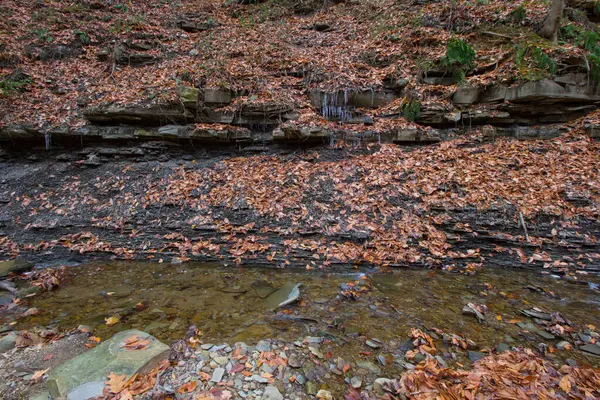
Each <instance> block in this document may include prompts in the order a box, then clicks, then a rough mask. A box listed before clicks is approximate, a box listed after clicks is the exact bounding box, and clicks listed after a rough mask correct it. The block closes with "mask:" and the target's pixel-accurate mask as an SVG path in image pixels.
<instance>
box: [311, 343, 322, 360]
mask: <svg viewBox="0 0 600 400" xmlns="http://www.w3.org/2000/svg"><path fill="white" fill-rule="evenodd" d="M308 350H310V352H311V353H313V354H314V355H315V356H317V357H319V358H323V353H321V352H320V351H319V350H318V349H317V348H316V347H312V346H309V347H308Z"/></svg>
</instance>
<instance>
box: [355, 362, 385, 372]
mask: <svg viewBox="0 0 600 400" xmlns="http://www.w3.org/2000/svg"><path fill="white" fill-rule="evenodd" d="M356 365H357V366H358V368H363V369H366V370H368V371H370V372H372V373H374V374H380V373H381V368H379V367H378V366H377V365H376V364H374V363H372V362H371V361H357V362H356Z"/></svg>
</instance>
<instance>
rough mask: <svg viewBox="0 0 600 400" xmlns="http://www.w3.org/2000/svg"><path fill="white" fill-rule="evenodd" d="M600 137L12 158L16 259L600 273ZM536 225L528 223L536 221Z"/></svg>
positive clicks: (160, 148) (7, 233) (9, 198)
mask: <svg viewBox="0 0 600 400" xmlns="http://www.w3.org/2000/svg"><path fill="white" fill-rule="evenodd" d="M598 151H599V149H598V144H597V143H596V142H594V141H593V140H590V139H589V138H588V137H585V136H572V135H567V136H563V137H560V138H557V139H554V140H552V141H529V142H523V141H514V140H507V139H500V140H497V141H496V142H495V143H490V144H481V143H480V142H479V141H478V138H476V137H471V138H463V139H459V140H453V141H448V142H444V143H441V144H439V145H435V146H429V147H423V148H403V147H398V146H393V145H383V146H381V147H380V146H372V147H371V148H369V149H368V150H367V149H363V150H361V151H359V152H356V153H352V152H349V151H348V150H344V149H322V150H312V151H311V150H301V149H298V148H296V149H295V151H290V150H289V149H288V150H287V151H277V152H276V151H274V152H272V153H270V154H266V155H256V156H239V155H234V154H232V153H229V154H225V153H220V154H216V153H209V152H206V151H193V150H192V149H185V148H183V147H173V146H171V145H167V144H166V143H163V142H149V143H147V144H146V145H143V146H139V147H130V148H124V147H120V148H93V149H83V150H81V151H70V152H58V154H57V153H56V152H49V153H37V155H33V156H29V157H28V158H13V159H12V160H10V161H8V162H5V163H4V164H3V165H2V170H3V178H2V183H1V186H0V194H1V196H0V198H1V200H2V203H3V207H2V211H1V214H0V223H1V227H0V229H1V233H2V237H1V239H0V251H1V252H2V255H3V256H4V258H8V257H15V256H21V257H26V258H34V259H37V260H40V259H53V258H63V257H66V256H71V257H72V256H76V255H77V256H83V257H102V258H108V257H111V258H115V257H116V258H134V259H156V260H158V259H164V260H170V259H171V258H173V257H178V258H182V259H187V258H191V259H197V260H205V259H209V260H210V259H218V260H224V261H226V262H236V263H248V262H249V263H252V264H261V263H263V264H268V265H271V266H272V265H280V266H286V265H290V264H293V265H296V266H302V267H304V266H307V267H309V268H320V267H329V266H332V265H340V264H341V265H347V266H352V265H354V264H374V265H378V266H380V265H381V266H385V265H390V266H403V265H411V266H437V267H446V268H449V269H452V268H455V267H465V268H467V269H468V270H473V269H477V268H480V267H481V266H482V265H484V264H485V265H503V266H528V267H545V268H551V269H552V270H555V271H566V270H574V269H588V270H597V269H598V267H599V261H598V257H599V256H598V244H597V239H596V238H597V236H598V231H599V229H600V226H599V224H598V222H597V221H598V201H599V198H600V189H599V187H598V182H600V177H598V174H599V167H600V159H599V158H598ZM523 225H525V226H526V228H527V229H526V230H525V229H524V228H523Z"/></svg>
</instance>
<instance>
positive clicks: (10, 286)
mask: <svg viewBox="0 0 600 400" xmlns="http://www.w3.org/2000/svg"><path fill="white" fill-rule="evenodd" d="M0 290H3V291H5V292H10V293H16V292H17V288H16V287H15V284H14V283H12V282H11V281H0Z"/></svg>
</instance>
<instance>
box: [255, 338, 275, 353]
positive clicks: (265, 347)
mask: <svg viewBox="0 0 600 400" xmlns="http://www.w3.org/2000/svg"><path fill="white" fill-rule="evenodd" d="M256 350H257V351H270V350H271V343H270V342H269V341H267V340H261V341H260V342H258V343H257V344H256Z"/></svg>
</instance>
